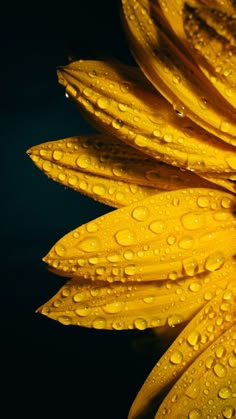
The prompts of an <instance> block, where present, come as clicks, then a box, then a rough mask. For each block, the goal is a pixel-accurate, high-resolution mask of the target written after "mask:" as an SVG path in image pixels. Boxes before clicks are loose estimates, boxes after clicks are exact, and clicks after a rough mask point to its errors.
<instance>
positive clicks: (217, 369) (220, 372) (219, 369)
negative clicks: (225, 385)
mask: <svg viewBox="0 0 236 419" xmlns="http://www.w3.org/2000/svg"><path fill="white" fill-rule="evenodd" d="M213 371H214V373H215V375H216V376H217V377H220V378H223V377H225V375H226V368H225V366H224V365H222V364H220V363H218V362H217V363H216V364H215V365H214V367H213Z"/></svg>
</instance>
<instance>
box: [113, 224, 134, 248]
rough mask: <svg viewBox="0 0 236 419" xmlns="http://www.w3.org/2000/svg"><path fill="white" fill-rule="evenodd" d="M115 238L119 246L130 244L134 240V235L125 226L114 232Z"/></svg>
mask: <svg viewBox="0 0 236 419" xmlns="http://www.w3.org/2000/svg"><path fill="white" fill-rule="evenodd" d="M115 239H116V241H117V243H118V244H120V245H121V246H130V245H132V244H134V243H135V242H136V235H135V233H134V232H133V231H132V230H130V229H129V228H125V229H123V230H119V231H118V232H117V233H116V234H115Z"/></svg>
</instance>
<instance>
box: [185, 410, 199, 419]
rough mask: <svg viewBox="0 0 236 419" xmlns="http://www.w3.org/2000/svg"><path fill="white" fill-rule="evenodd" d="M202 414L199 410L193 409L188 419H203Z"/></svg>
mask: <svg viewBox="0 0 236 419" xmlns="http://www.w3.org/2000/svg"><path fill="white" fill-rule="evenodd" d="M201 418H202V412H201V410H199V409H192V410H190V412H189V414H188V419H201Z"/></svg>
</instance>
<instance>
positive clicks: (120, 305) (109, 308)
mask: <svg viewBox="0 0 236 419" xmlns="http://www.w3.org/2000/svg"><path fill="white" fill-rule="evenodd" d="M124 306H125V304H124V302H122V301H117V302H114V303H108V304H106V305H105V306H104V307H103V310H104V311H105V312H106V313H109V314H115V313H120V312H121V311H122V310H123V309H124Z"/></svg>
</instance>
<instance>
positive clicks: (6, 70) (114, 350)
mask: <svg viewBox="0 0 236 419" xmlns="http://www.w3.org/2000/svg"><path fill="white" fill-rule="evenodd" d="M1 32H2V35H1V39H2V49H1V51H2V52H1V54H2V56H1V62H2V63H1V68H2V69H1V89H2V95H1V101H0V107H1V119H2V122H1V165H2V166H1V167H2V171H1V181H2V182H1V186H2V187H1V210H2V216H1V219H2V227H1V229H2V234H1V237H2V246H1V253H2V258H1V291H2V293H1V354H2V355H1V358H0V359H1V373H0V377H1V378H0V379H1V384H2V389H3V390H2V392H4V393H2V396H3V397H2V402H1V403H4V402H6V403H7V409H8V410H7V416H5V417H13V411H14V412H16V411H17V416H21V417H24V418H25V417H31V418H35V417H43V418H46V417H52V418H56V417H64V418H69V417H76V418H89V419H90V418H95V417H96V418H97V417H101V418H104V419H106V418H110V419H125V418H126V417H127V413H128V409H129V407H130V404H131V402H132V400H133V398H134V397H135V394H136V392H137V391H138V389H139V388H140V386H141V384H142V382H143V381H144V379H145V377H146V375H147V374H148V373H149V371H150V370H151V368H152V366H153V365H154V364H155V361H156V360H157V359H158V358H159V356H160V353H161V351H162V350H163V347H162V348H160V349H158V346H159V344H160V342H159V343H158V341H156V342H153V343H150V341H149V340H148V341H147V342H146V343H145V339H146V338H147V339H149V337H150V335H149V332H135V331H132V332H131V331H129V332H127V331H123V332H116V331H114V332H113V331H100V330H89V329H82V328H81V329H80V328H77V327H66V326H63V325H61V324H59V323H57V322H55V321H52V320H49V319H47V318H46V317H44V316H42V315H40V314H35V309H36V308H37V307H38V306H39V305H41V304H42V303H43V302H45V301H46V300H47V299H49V298H50V297H51V296H52V295H53V294H54V293H55V292H56V291H57V290H58V289H59V287H60V286H61V285H62V280H61V279H60V278H57V277H56V276H55V275H52V274H51V273H49V272H47V271H46V269H45V266H44V264H43V262H41V258H42V257H43V256H44V255H45V254H46V253H47V252H48V250H49V249H50V247H51V246H52V245H53V244H54V243H55V242H56V241H57V240H58V239H59V238H60V237H61V236H63V235H64V234H65V233H67V232H68V231H70V230H71V229H73V228H75V227H77V226H78V225H81V224H83V223H84V222H87V221H89V220H91V219H93V218H96V217H97V216H99V215H101V214H103V213H105V212H108V211H110V210H111V208H109V207H106V206H104V205H102V204H98V203H95V202H93V201H92V200H91V199H89V198H86V197H84V196H82V195H80V194H78V193H76V192H74V191H72V190H70V189H66V188H64V187H63V186H61V185H59V184H56V183H54V182H53V181H51V180H49V179H47V178H46V176H45V175H44V174H43V173H41V172H40V171H39V170H38V169H37V168H36V167H35V166H34V164H33V163H32V161H31V160H30V159H29V157H28V156H27V155H26V150H27V149H28V148H29V147H31V146H32V145H35V144H39V143H41V142H44V141H49V140H54V139H55V140H56V139H59V138H64V137H67V136H72V135H77V134H84V133H89V132H93V129H92V128H91V127H90V126H89V125H88V124H87V123H86V122H85V121H84V120H83V118H82V117H81V116H80V115H79V113H78V111H77V109H76V107H75V105H74V103H73V102H70V101H68V100H66V99H65V94H64V88H63V87H62V86H60V85H59V84H58V82H57V77H56V67H57V66H59V65H65V64H67V62H68V56H70V57H71V56H72V57H74V58H78V59H79V58H85V59H86V58H91V59H93V58H96V59H98V58H104V57H111V56H113V57H115V58H118V59H120V60H123V61H125V62H127V63H132V57H131V55H130V53H129V50H128V47H127V43H126V40H125V37H124V34H123V31H122V26H121V22H120V16H119V1H115V0H110V1H109V0H103V1H102V0H100V1H96V0H90V1H87V2H79V1H77V3H75V4H73V3H71V2H63V3H62V4H61V5H59V4H58V5H53V4H51V5H49V4H48V5H47V4H42V3H41V2H40V3H35V2H32V3H30V5H29V4H22V3H19V4H18V6H17V5H13V4H8V5H7V8H6V10H5V11H4V13H3V14H2V26H1ZM2 409H3V407H2Z"/></svg>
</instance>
